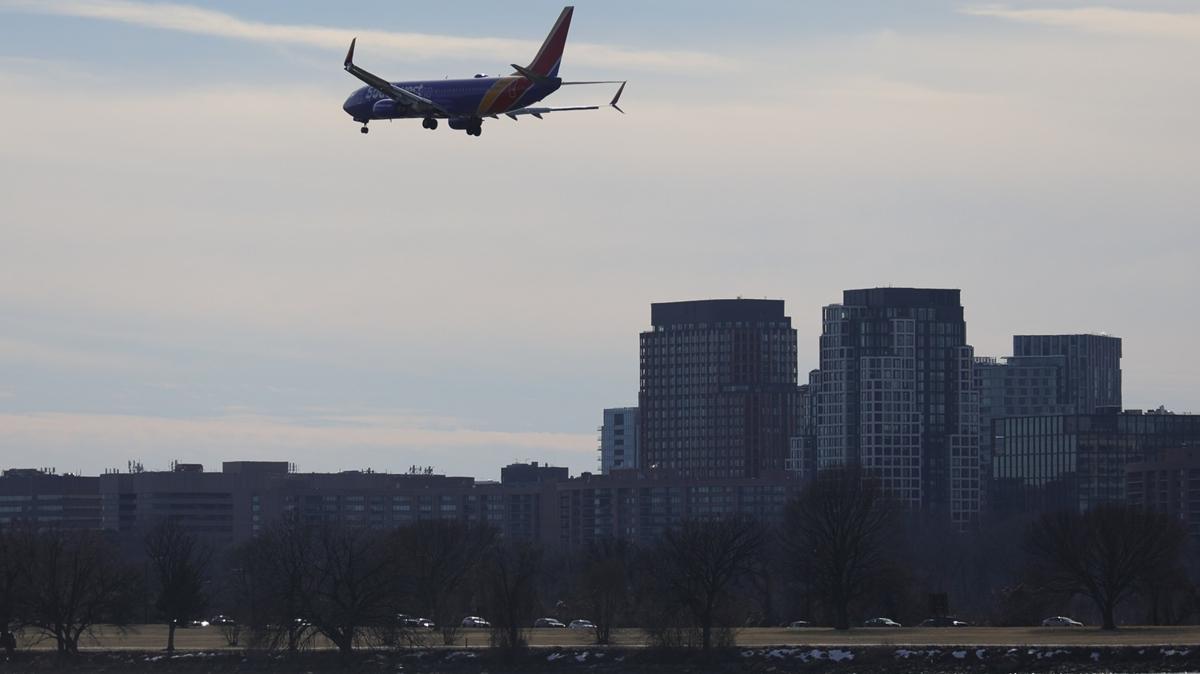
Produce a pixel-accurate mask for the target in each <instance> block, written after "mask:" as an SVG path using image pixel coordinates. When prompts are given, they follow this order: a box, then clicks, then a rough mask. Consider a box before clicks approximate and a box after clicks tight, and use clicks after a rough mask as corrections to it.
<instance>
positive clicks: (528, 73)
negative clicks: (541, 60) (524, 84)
mask: <svg viewBox="0 0 1200 674" xmlns="http://www.w3.org/2000/svg"><path fill="white" fill-rule="evenodd" d="M511 65H512V67H513V68H515V69H516V71H517V72H518V73H520V74H521V76H522V77H524V78H525V79H527V80H533V81H534V82H545V81H546V80H548V79H550V78H548V77H546V76H545V75H539V74H537V73H535V72H533V71H532V70H530V69H529V68H526V67H524V66H519V65H517V64H515V63H513V64H511Z"/></svg>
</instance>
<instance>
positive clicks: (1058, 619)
mask: <svg viewBox="0 0 1200 674" xmlns="http://www.w3.org/2000/svg"><path fill="white" fill-rule="evenodd" d="M1042 627H1083V623H1081V622H1079V621H1078V620H1071V619H1070V618H1068V617H1066V616H1062V615H1056V616H1054V617H1052V618H1046V619H1045V620H1043V621H1042Z"/></svg>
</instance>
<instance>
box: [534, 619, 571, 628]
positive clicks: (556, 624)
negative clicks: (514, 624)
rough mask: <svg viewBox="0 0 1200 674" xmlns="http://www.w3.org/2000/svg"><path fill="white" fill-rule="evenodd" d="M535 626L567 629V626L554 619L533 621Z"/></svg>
mask: <svg viewBox="0 0 1200 674" xmlns="http://www.w3.org/2000/svg"><path fill="white" fill-rule="evenodd" d="M533 626H534V627H562V628H565V627H566V625H564V624H562V623H561V622H559V621H557V620H555V619H554V618H538V619H537V620H535V621H533Z"/></svg>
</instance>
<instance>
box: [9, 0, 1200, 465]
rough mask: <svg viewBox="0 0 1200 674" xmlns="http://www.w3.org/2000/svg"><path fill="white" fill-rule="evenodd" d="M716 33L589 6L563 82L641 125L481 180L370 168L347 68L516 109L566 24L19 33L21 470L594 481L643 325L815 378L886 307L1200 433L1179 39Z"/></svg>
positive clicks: (894, 25)
mask: <svg viewBox="0 0 1200 674" xmlns="http://www.w3.org/2000/svg"><path fill="white" fill-rule="evenodd" d="M691 7H692V5H690V4H688V5H685V4H683V3H679V2H665V3H656V4H654V5H652V6H644V3H630V2H616V3H603V4H601V3H580V4H579V6H578V8H577V23H576V25H575V27H574V28H573V29H572V30H573V37H572V44H569V45H568V48H567V52H566V56H565V58H564V64H563V69H564V73H569V74H570V76H571V77H574V78H580V79H584V78H591V77H593V76H596V75H601V74H604V75H614V74H617V73H614V70H615V71H619V72H620V73H621V77H622V79H624V78H625V77H628V78H629V79H630V85H629V88H628V89H627V91H626V93H625V97H624V98H623V99H622V102H623V103H624V104H625V106H624V107H625V108H626V111H627V112H628V113H629V114H628V115H626V116H624V117H620V116H619V115H615V114H613V115H611V116H610V115H605V114H598V115H596V116H587V117H586V119H568V120H564V119H556V120H551V119H547V120H545V121H541V122H539V121H536V120H524V121H521V122H520V123H519V124H518V123H509V122H508V121H507V120H503V122H504V123H503V124H500V123H496V124H493V125H492V126H491V127H489V134H488V136H487V137H486V138H484V139H483V140H484V141H485V143H484V144H482V145H480V144H473V145H468V144H466V143H465V142H452V143H445V142H442V141H447V140H452V139H450V138H443V137H430V136H432V134H428V133H426V132H423V131H422V130H420V129H412V128H402V127H401V126H400V125H398V124H396V125H386V124H380V125H379V128H377V129H376V131H375V132H373V133H372V134H371V135H370V141H369V143H364V142H362V141H363V139H362V138H360V137H359V134H358V132H357V130H356V128H355V126H354V125H353V124H352V123H350V122H349V121H348V120H346V119H345V115H344V114H343V113H342V112H341V110H340V105H341V101H342V100H343V99H344V97H345V94H346V92H347V91H348V90H349V89H351V88H352V87H353V86H354V82H353V80H352V79H350V78H349V77H348V76H346V74H345V73H344V72H342V70H341V67H340V64H341V60H342V56H343V53H344V49H345V41H343V40H342V37H344V36H345V35H347V34H349V33H355V34H358V35H361V36H363V37H362V39H361V40H360V42H359V49H360V54H361V55H363V57H364V58H365V57H366V54H367V53H369V54H370V58H371V61H372V64H378V68H379V70H380V71H381V72H384V73H387V74H389V75H392V74H394V75H395V76H403V75H413V76H421V77H439V76H442V75H470V74H472V73H475V72H496V71H497V69H499V68H506V67H507V64H508V63H509V62H510V61H511V59H512V58H515V57H517V56H520V55H523V54H525V51H523V50H525V49H526V47H528V45H529V44H535V45H536V42H537V41H538V40H539V39H540V38H541V37H542V35H543V34H544V31H545V26H544V24H545V22H546V17H547V16H550V17H552V16H554V14H555V12H557V11H558V10H559V9H561V4H559V3H548V2H534V3H527V4H524V5H522V6H520V7H518V8H506V9H505V10H504V11H498V10H497V9H496V8H495V7H494V6H492V5H488V4H484V3H478V4H473V5H472V4H463V3H459V4H457V5H455V6H454V7H440V6H433V5H429V6H416V7H408V6H405V7H402V8H397V7H396V6H394V5H390V4H387V3H382V2H373V3H372V2H368V3H365V4H362V5H359V6H357V7H356V10H355V12H353V13H352V14H350V15H347V14H346V13H345V12H344V11H342V10H341V9H340V8H335V7H327V6H323V5H320V4H316V3H286V2H266V3H258V4H255V5H254V6H252V7H247V6H243V5H241V4H238V3H232V2H212V3H204V4H202V5H200V4H195V5H189V4H170V5H164V4H161V3H149V2H136V1H131V2H116V1H112V0H76V1H73V2H56V1H47V2H37V3H33V2H23V1H20V0H0V16H3V20H2V21H0V38H3V39H2V40H0V44H3V46H2V47H0V83H3V84H4V87H3V88H2V89H0V104H2V105H0V109H2V110H4V113H3V114H4V122H5V123H4V124H2V125H0V161H2V162H3V166H4V167H5V168H6V169H8V170H7V171H5V175H4V178H3V180H2V181H0V200H2V201H3V203H4V204H5V211H4V213H3V215H2V216H0V240H2V241H3V243H4V244H5V245H4V246H2V247H0V312H2V315H3V316H4V319H3V320H4V323H3V324H4V329H3V331H2V332H0V373H2V374H0V451H3V453H4V456H5V457H6V464H8V465H11V466H21V465H33V466H40V465H52V466H56V467H58V469H59V471H60V472H64V471H82V472H87V473H98V472H100V471H101V470H103V469H104V468H110V467H124V466H125V462H126V461H127V460H128V459H139V460H141V461H143V462H144V463H145V464H146V465H147V466H148V467H155V468H165V467H166V466H167V464H168V463H169V462H170V461H171V460H176V459H177V460H181V461H185V462H198V463H205V464H209V465H215V464H216V463H219V462H220V461H221V460H233V459H265V460H269V459H274V458H279V457H286V458H290V459H292V460H295V461H296V462H297V463H298V464H300V467H301V469H302V470H336V469H342V468H366V467H373V468H376V469H379V470H391V471H403V470H405V469H406V468H407V467H408V466H409V465H413V464H417V465H434V466H436V467H437V468H438V469H439V470H440V471H443V472H446V473H448V474H459V475H461V474H470V475H476V476H478V477H482V478H494V477H496V476H497V474H496V471H498V470H499V466H500V465H503V464H505V463H508V462H510V461H513V460H522V459H524V460H540V461H549V462H552V463H555V464H559V465H565V466H568V467H570V468H571V469H572V471H573V472H576V473H577V472H580V471H581V470H588V469H590V470H595V469H596V433H595V428H596V427H597V426H598V425H599V424H600V422H601V410H602V409H603V408H605V407H613V406H617V405H632V404H635V403H636V396H637V367H638V366H637V348H638V345H637V336H638V333H640V332H641V331H643V330H645V329H646V327H647V326H648V325H649V323H650V315H649V306H650V304H651V303H654V302H667V301H681V300H692V299H704V298H729V297H736V296H739V295H741V296H744V297H764V296H769V297H772V298H781V299H784V300H785V301H786V302H787V306H788V307H789V310H788V313H789V315H790V316H791V317H792V320H793V326H794V327H795V328H796V330H797V333H798V335H797V338H798V352H799V362H798V368H799V372H800V373H801V377H800V379H801V381H803V380H804V377H803V373H805V372H807V371H808V370H810V369H812V368H814V367H816V365H817V358H818V349H817V340H818V338H819V335H820V331H821V330H820V323H821V316H820V311H821V307H822V306H824V305H825V304H827V303H828V302H829V298H831V297H836V296H838V294H839V293H841V292H842V291H843V290H844V289H846V288H864V287H873V286H884V285H888V284H892V285H896V286H913V287H953V288H961V289H962V290H963V297H962V300H963V305H964V307H965V309H966V322H967V330H968V332H967V342H968V343H969V344H971V345H973V346H974V347H975V352H976V355H978V356H1002V355H1006V354H1008V353H1009V345H1010V344H1011V339H1012V336H1013V335H1017V334H1076V333H1089V332H1090V333H1101V332H1108V333H1112V334H1115V335H1119V336H1120V337H1122V338H1123V340H1124V358H1123V368H1124V374H1125V380H1124V381H1123V388H1124V398H1125V401H1124V405H1125V406H1126V407H1131V408H1154V407H1158V406H1159V405H1166V406H1167V407H1168V408H1171V409H1174V410H1175V411H1178V412H1188V411H1192V412H1197V411H1200V391H1198V389H1197V387H1196V386H1195V382H1196V381H1197V380H1198V379H1200V358H1197V357H1196V356H1195V355H1194V349H1193V348H1192V346H1191V341H1192V340H1191V339H1190V338H1191V335H1193V334H1195V331H1196V328H1197V327H1198V326H1197V324H1196V321H1195V318H1194V317H1193V316H1191V315H1189V312H1187V311H1186V310H1182V309H1181V308H1186V307H1187V306H1191V305H1192V304H1193V303H1194V299H1193V292H1194V288H1195V287H1196V286H1197V280H1198V277H1197V272H1196V268H1195V266H1194V264H1193V263H1192V260H1191V252H1192V251H1194V250H1196V247H1197V245H1198V244H1200V239H1198V238H1197V237H1200V231H1198V230H1197V229H1196V228H1195V227H1194V223H1193V222H1192V218H1193V214H1194V213H1196V212H1197V211H1198V210H1200V189H1197V184H1196V181H1197V177H1196V176H1195V173H1194V171H1193V170H1192V168H1191V157H1194V156H1196V155H1197V154H1198V153H1200V145H1198V143H1200V140H1198V139H1197V137H1196V135H1195V133H1194V130H1193V129H1192V126H1193V122H1192V120H1193V118H1194V115H1192V114H1189V113H1190V112H1191V111H1193V110H1195V109H1196V108H1197V105H1198V104H1200V94H1197V93H1196V92H1200V86H1197V85H1198V84H1200V74H1198V73H1197V72H1196V71H1195V69H1194V68H1192V67H1191V64H1192V63H1194V62H1195V61H1196V56H1198V55H1200V53H1198V52H1200V47H1198V46H1197V41H1196V40H1195V39H1194V38H1195V37H1196V35H1198V34H1200V30H1197V29H1196V26H1197V25H1200V19H1198V18H1197V16H1198V15H1197V14H1195V13H1194V11H1192V10H1191V6H1190V5H1188V4H1185V3H1182V2H1175V1H1163V2H1136V3H1135V2H1128V1H1125V2H1108V3H1104V6H1103V7H1101V6H1099V5H1089V4H1087V3H1083V4H1081V3H1078V2H1071V3H1064V2H1054V1H1050V0H1047V1H1046V2H1020V3H1016V2H1014V3H1009V4H1007V5H990V4H989V5H987V6H986V7H985V6H984V5H983V4H976V3H952V2H919V3H914V4H911V5H906V7H905V8H904V9H903V11H901V10H900V9H899V8H897V7H896V6H894V5H889V4H888V3H883V2H857V3H836V4H835V3H817V4H813V3H804V4H803V6H800V5H799V4H797V3H784V2H774V3H773V2H757V3H752V4H751V5H750V6H747V7H726V6H723V5H720V4H718V3H713V4H706V5H704V7H703V10H704V11H690V10H689V8H691ZM372 31H373V32H372ZM364 50H365V51H364ZM506 59H507V60H506ZM373 67H374V65H373ZM575 95H578V96H579V99H578V102H581V103H587V102H596V101H600V102H604V101H606V100H607V96H605V95H603V94H602V93H600V92H577V93H576V92H572V96H575ZM563 102H564V103H566V101H563ZM422 134H424V135H422ZM453 140H455V141H466V140H467V139H465V138H460V139H453ZM472 140H474V139H472ZM531 186H536V190H533V191H534V193H533V194H531V189H532V187H531ZM379 195H387V197H388V199H389V200H391V201H394V202H396V203H399V204H401V205H402V206H403V207H402V208H401V209H399V212H400V213H402V214H403V215H396V214H394V213H392V212H386V211H384V210H381V209H380V207H379V203H378V199H379ZM530 202H534V203H536V204H537V205H536V206H530V205H529V203H530Z"/></svg>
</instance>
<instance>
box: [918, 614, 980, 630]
mask: <svg viewBox="0 0 1200 674" xmlns="http://www.w3.org/2000/svg"><path fill="white" fill-rule="evenodd" d="M970 626H971V623H968V622H963V621H962V620H955V619H954V618H947V617H946V616H937V617H934V618H926V619H925V620H922V621H921V627H970Z"/></svg>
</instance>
